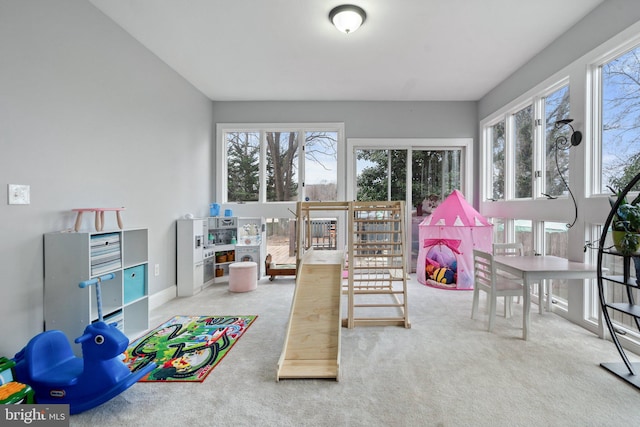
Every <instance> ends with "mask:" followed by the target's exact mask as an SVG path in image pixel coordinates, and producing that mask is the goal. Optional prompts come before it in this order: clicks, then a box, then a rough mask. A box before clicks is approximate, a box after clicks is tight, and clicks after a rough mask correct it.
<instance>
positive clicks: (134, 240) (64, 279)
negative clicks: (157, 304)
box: [44, 228, 149, 354]
mask: <svg viewBox="0 0 640 427" xmlns="http://www.w3.org/2000/svg"><path fill="white" fill-rule="evenodd" d="M108 273H113V274H114V276H115V277H114V278H113V279H111V280H106V281H103V282H101V284H100V288H101V296H102V315H103V319H104V320H105V321H108V322H115V323H117V324H118V325H119V327H120V328H121V330H122V331H123V332H124V333H125V335H127V336H128V337H129V338H130V339H132V338H135V337H137V336H139V335H140V334H141V333H143V332H145V331H146V330H147V329H148V328H149V302H148V232H147V229H142V228H140V229H128V230H118V231H106V232H55V233H47V234H45V235H44V322H45V324H44V327H45V330H51V329H58V330H61V331H62V332H64V333H65V335H66V336H67V339H68V340H69V342H70V343H71V344H72V347H73V349H74V352H76V354H79V353H80V348H79V346H78V345H75V344H73V340H75V339H76V338H77V337H79V336H81V335H82V333H83V332H84V328H85V327H86V326H87V325H88V324H90V323H92V322H95V321H97V320H98V319H99V313H98V304H97V301H96V291H95V289H94V286H88V287H86V288H80V287H79V283H80V282H83V281H85V280H89V279H92V278H97V277H100V276H103V275H105V274H108ZM76 347H77V348H76Z"/></svg>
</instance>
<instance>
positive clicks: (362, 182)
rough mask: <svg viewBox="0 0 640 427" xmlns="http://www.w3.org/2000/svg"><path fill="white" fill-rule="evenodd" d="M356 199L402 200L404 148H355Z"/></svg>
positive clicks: (403, 195)
mask: <svg viewBox="0 0 640 427" xmlns="http://www.w3.org/2000/svg"><path fill="white" fill-rule="evenodd" d="M356 186H357V193H356V197H357V200H359V201H380V200H406V198H407V150H356Z"/></svg>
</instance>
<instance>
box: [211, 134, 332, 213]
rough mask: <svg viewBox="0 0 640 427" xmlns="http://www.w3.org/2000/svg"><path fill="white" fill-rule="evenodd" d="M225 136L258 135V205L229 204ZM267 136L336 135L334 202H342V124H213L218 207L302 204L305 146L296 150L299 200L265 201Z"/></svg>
mask: <svg viewBox="0 0 640 427" xmlns="http://www.w3.org/2000/svg"><path fill="white" fill-rule="evenodd" d="M228 132H259V133H260V159H259V164H260V166H259V180H260V188H259V194H258V200H257V201H247V202H237V201H233V200H228V199H227V197H228V182H227V146H226V141H225V134H226V133H228ZM267 132H297V133H298V138H302V139H304V138H305V135H306V133H307V132H337V140H336V154H337V158H336V163H337V171H336V191H337V199H338V200H344V191H345V190H344V185H343V183H344V168H343V166H342V165H343V163H344V155H343V152H344V146H345V138H344V123H341V122H323V123H218V124H216V149H215V158H214V164H215V171H216V172H215V191H214V198H215V200H217V201H219V203H224V204H227V205H234V204H235V205H238V204H269V205H287V206H289V205H292V204H293V205H294V204H295V203H296V202H298V201H302V200H304V197H305V191H304V180H305V170H304V167H305V153H304V144H303V143H302V144H299V147H298V153H297V156H298V164H297V168H298V170H297V172H298V197H297V199H296V200H292V201H268V200H267V185H266V183H267V161H266V159H267V147H266V145H265V144H264V143H263V141H264V136H265V134H266V133H267Z"/></svg>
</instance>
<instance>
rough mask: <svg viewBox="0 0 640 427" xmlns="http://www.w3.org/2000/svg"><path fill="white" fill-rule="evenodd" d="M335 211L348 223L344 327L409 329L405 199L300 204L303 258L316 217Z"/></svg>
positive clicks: (300, 247) (300, 236)
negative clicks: (401, 327) (377, 326)
mask: <svg viewBox="0 0 640 427" xmlns="http://www.w3.org/2000/svg"><path fill="white" fill-rule="evenodd" d="M331 211H334V212H337V213H336V215H339V216H342V220H343V221H344V222H346V233H344V234H343V235H344V237H345V239H346V244H345V254H346V263H345V264H346V270H345V271H344V272H343V278H344V280H343V294H345V295H346V296H347V305H346V316H345V318H344V319H343V326H346V327H348V328H353V327H355V326H360V325H396V326H404V327H405V328H410V327H411V324H410V322H409V317H408V306H407V273H408V271H407V257H406V254H407V245H406V233H407V229H406V221H405V205H404V202H403V201H380V202H357V201H354V202H300V203H298V208H297V217H298V221H299V223H300V224H302V226H301V227H298V238H297V242H298V251H297V252H298V257H299V258H298V259H300V257H302V256H303V255H304V252H305V251H306V250H307V249H308V248H310V247H311V246H312V237H313V230H312V224H313V221H314V218H315V217H318V216H320V217H326V216H327V213H328V212H331ZM339 212H343V213H339ZM337 234H338V235H340V233H337Z"/></svg>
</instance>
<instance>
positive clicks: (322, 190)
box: [304, 132, 338, 202]
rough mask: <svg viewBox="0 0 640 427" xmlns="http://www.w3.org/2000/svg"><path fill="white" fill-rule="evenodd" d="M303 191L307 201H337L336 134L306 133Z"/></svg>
mask: <svg viewBox="0 0 640 427" xmlns="http://www.w3.org/2000/svg"><path fill="white" fill-rule="evenodd" d="M304 139H305V142H304V145H305V146H304V159H305V162H304V191H305V197H307V198H308V199H309V200H320V201H323V202H326V201H335V200H337V199H338V190H337V187H336V184H337V182H338V149H337V144H338V132H306V133H305V138H304Z"/></svg>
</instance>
